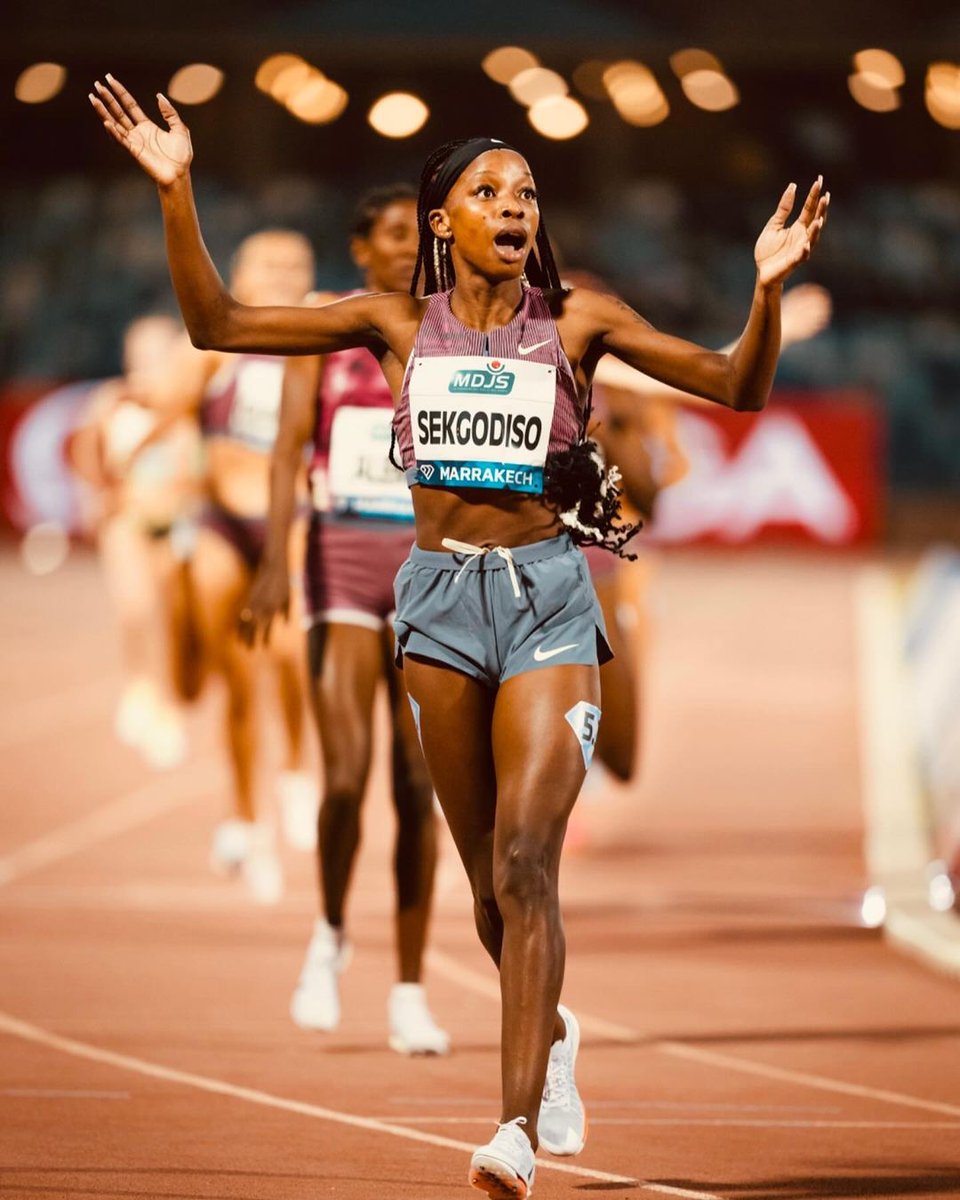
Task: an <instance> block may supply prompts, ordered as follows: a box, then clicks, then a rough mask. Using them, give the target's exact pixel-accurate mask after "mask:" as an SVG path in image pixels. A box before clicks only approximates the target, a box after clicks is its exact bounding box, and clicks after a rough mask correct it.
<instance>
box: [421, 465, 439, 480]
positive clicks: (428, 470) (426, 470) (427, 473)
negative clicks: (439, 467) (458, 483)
mask: <svg viewBox="0 0 960 1200" xmlns="http://www.w3.org/2000/svg"><path fill="white" fill-rule="evenodd" d="M435 469H436V468H435V467H434V465H433V463H424V464H423V465H422V466H421V467H420V474H421V475H422V476H423V477H424V479H426V480H427V481H429V480H431V479H432V478H433V472H434V470H435Z"/></svg>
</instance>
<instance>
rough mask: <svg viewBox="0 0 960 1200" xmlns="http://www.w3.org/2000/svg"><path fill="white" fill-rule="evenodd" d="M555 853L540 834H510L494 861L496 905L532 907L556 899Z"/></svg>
mask: <svg viewBox="0 0 960 1200" xmlns="http://www.w3.org/2000/svg"><path fill="white" fill-rule="evenodd" d="M552 860H553V855H552V853H551V851H550V849H549V847H548V846H546V845H545V844H544V839H543V837H541V836H535V835H534V834H533V833H532V832H523V833H516V834H514V835H512V836H511V837H509V838H508V839H507V841H506V844H505V846H504V847H503V849H502V851H501V852H500V853H499V854H498V855H497V858H496V861H495V862H494V870H493V884H494V894H495V896H496V900H497V904H498V906H499V907H500V908H501V910H502V909H504V908H505V907H513V908H518V907H519V908H521V909H524V910H529V909H533V908H541V907H543V906H544V905H546V904H549V903H550V902H551V900H555V899H556V891H557V888H556V872H555V870H554V864H553V861H552Z"/></svg>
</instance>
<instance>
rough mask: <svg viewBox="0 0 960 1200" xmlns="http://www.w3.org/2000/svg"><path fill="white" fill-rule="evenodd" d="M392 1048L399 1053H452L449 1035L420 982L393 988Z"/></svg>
mask: <svg viewBox="0 0 960 1200" xmlns="http://www.w3.org/2000/svg"><path fill="white" fill-rule="evenodd" d="M389 1013H390V1049H391V1050H396V1052H397V1053H398V1054H449V1052H450V1035H449V1033H447V1032H446V1030H444V1029H441V1028H440V1026H439V1025H438V1024H437V1023H436V1021H434V1019H433V1014H432V1013H431V1012H430V1009H429V1008H428V1007H427V994H426V992H425V990H424V987H423V984H421V983H395V984H394V985H393V987H392V988H391V989H390V1003H389Z"/></svg>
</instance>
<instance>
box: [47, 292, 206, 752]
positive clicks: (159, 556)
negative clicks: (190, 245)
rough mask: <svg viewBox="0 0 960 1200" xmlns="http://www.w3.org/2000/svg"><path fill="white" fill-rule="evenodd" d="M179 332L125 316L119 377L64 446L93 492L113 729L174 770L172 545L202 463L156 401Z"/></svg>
mask: <svg viewBox="0 0 960 1200" xmlns="http://www.w3.org/2000/svg"><path fill="white" fill-rule="evenodd" d="M182 336H183V331H182V327H181V325H180V323H179V321H177V320H176V319H174V318H173V317H169V316H146V317H140V318H138V319H137V320H135V321H133V322H132V324H131V325H130V326H129V327H128V329H127V331H126V333H125V335H124V339H123V375H122V376H121V377H119V378H117V379H110V380H107V381H106V382H104V383H102V384H100V385H99V386H98V387H97V388H95V389H94V391H93V392H92V394H91V396H90V400H89V404H88V407H87V411H86V413H85V415H84V418H83V420H82V421H81V423H80V425H79V426H78V428H77V429H76V430H75V431H74V433H73V434H72V435H71V437H70V439H69V441H68V444H67V455H68V458H69V461H70V464H71V466H72V467H73V469H74V470H75V471H76V472H77V474H78V475H80V476H81V478H83V479H84V480H85V481H86V482H87V483H89V484H90V485H91V486H92V487H93V489H94V492H95V499H94V506H93V522H94V525H95V534H96V540H97V549H98V552H99V555H100V562H101V565H102V568H103V573H104V579H105V581H106V585H107V591H108V593H109V595H110V599H111V601H112V603H113V606H114V610H115V613H116V619H117V625H118V629H119V633H120V652H121V661H122V668H123V674H124V685H123V692H122V694H121V697H120V703H119V705H118V707H117V711H116V717H115V720H114V728H115V730H116V734H117V737H118V738H119V739H120V740H121V741H122V742H123V743H125V744H126V745H128V746H132V747H134V748H136V749H137V750H139V751H140V752H141V753H142V755H143V756H144V758H145V759H146V761H147V762H148V763H149V764H150V765H151V766H152V767H155V768H166V767H173V766H176V765H177V764H178V763H179V762H181V761H182V759H183V757H184V755H185V753H186V736H185V733H184V726H183V718H182V714H181V712H180V708H179V706H178V704H177V702H176V699H175V696H174V689H173V686H172V679H171V673H170V669H169V668H170V661H171V654H172V645H171V641H172V638H173V628H172V623H173V622H174V619H175V611H176V588H175V579H176V574H177V570H178V567H177V559H176V553H175V544H176V541H177V535H182V530H183V526H184V525H185V523H187V522H189V521H190V520H192V518H193V517H194V516H195V513H196V509H197V505H198V502H199V498H200V494H201V488H202V471H203V465H202V452H201V445H200V436H199V431H198V428H197V424H196V422H195V420H193V418H192V417H190V416H189V415H177V413H176V412H175V411H174V410H172V409H171V408H170V407H169V406H165V405H164V403H163V400H162V395H163V392H164V387H163V380H164V375H165V373H166V372H167V371H168V370H169V364H170V357H171V354H172V353H173V352H174V348H175V346H176V344H177V342H178V339H180V338H181V337H182Z"/></svg>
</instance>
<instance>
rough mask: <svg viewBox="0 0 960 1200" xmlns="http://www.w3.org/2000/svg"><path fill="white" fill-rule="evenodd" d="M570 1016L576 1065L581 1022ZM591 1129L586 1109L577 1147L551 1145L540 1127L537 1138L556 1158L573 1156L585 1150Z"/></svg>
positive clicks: (542, 1146)
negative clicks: (561, 1148) (565, 1147)
mask: <svg viewBox="0 0 960 1200" xmlns="http://www.w3.org/2000/svg"><path fill="white" fill-rule="evenodd" d="M566 1011H567V1012H570V1010H569V1009H567V1010H566ZM570 1016H571V1017H573V1033H574V1045H573V1063H574V1066H576V1062H577V1055H578V1054H579V1053H580V1023H579V1021H578V1020H577V1018H576V1017H574V1016H573V1013H570ZM564 1024H566V1022H564ZM574 1084H576V1080H574ZM581 1103H582V1100H581ZM589 1130H590V1121H589V1118H588V1117H587V1114H586V1110H584V1114H583V1137H582V1138H581V1139H580V1145H579V1146H577V1148H576V1149H575V1150H565V1149H564V1150H555V1149H554V1148H553V1147H552V1146H551V1145H550V1143H549V1141H547V1140H546V1139H545V1138H544V1137H543V1134H541V1133H540V1130H539V1129H538V1130H537V1140H538V1142H539V1143H540V1146H541V1148H542V1149H544V1150H546V1152H547V1153H548V1154H552V1155H553V1157H554V1158H573V1157H574V1155H576V1154H580V1153H581V1151H582V1150H583V1148H584V1146H585V1145H586V1144H587V1133H588V1132H589Z"/></svg>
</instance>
